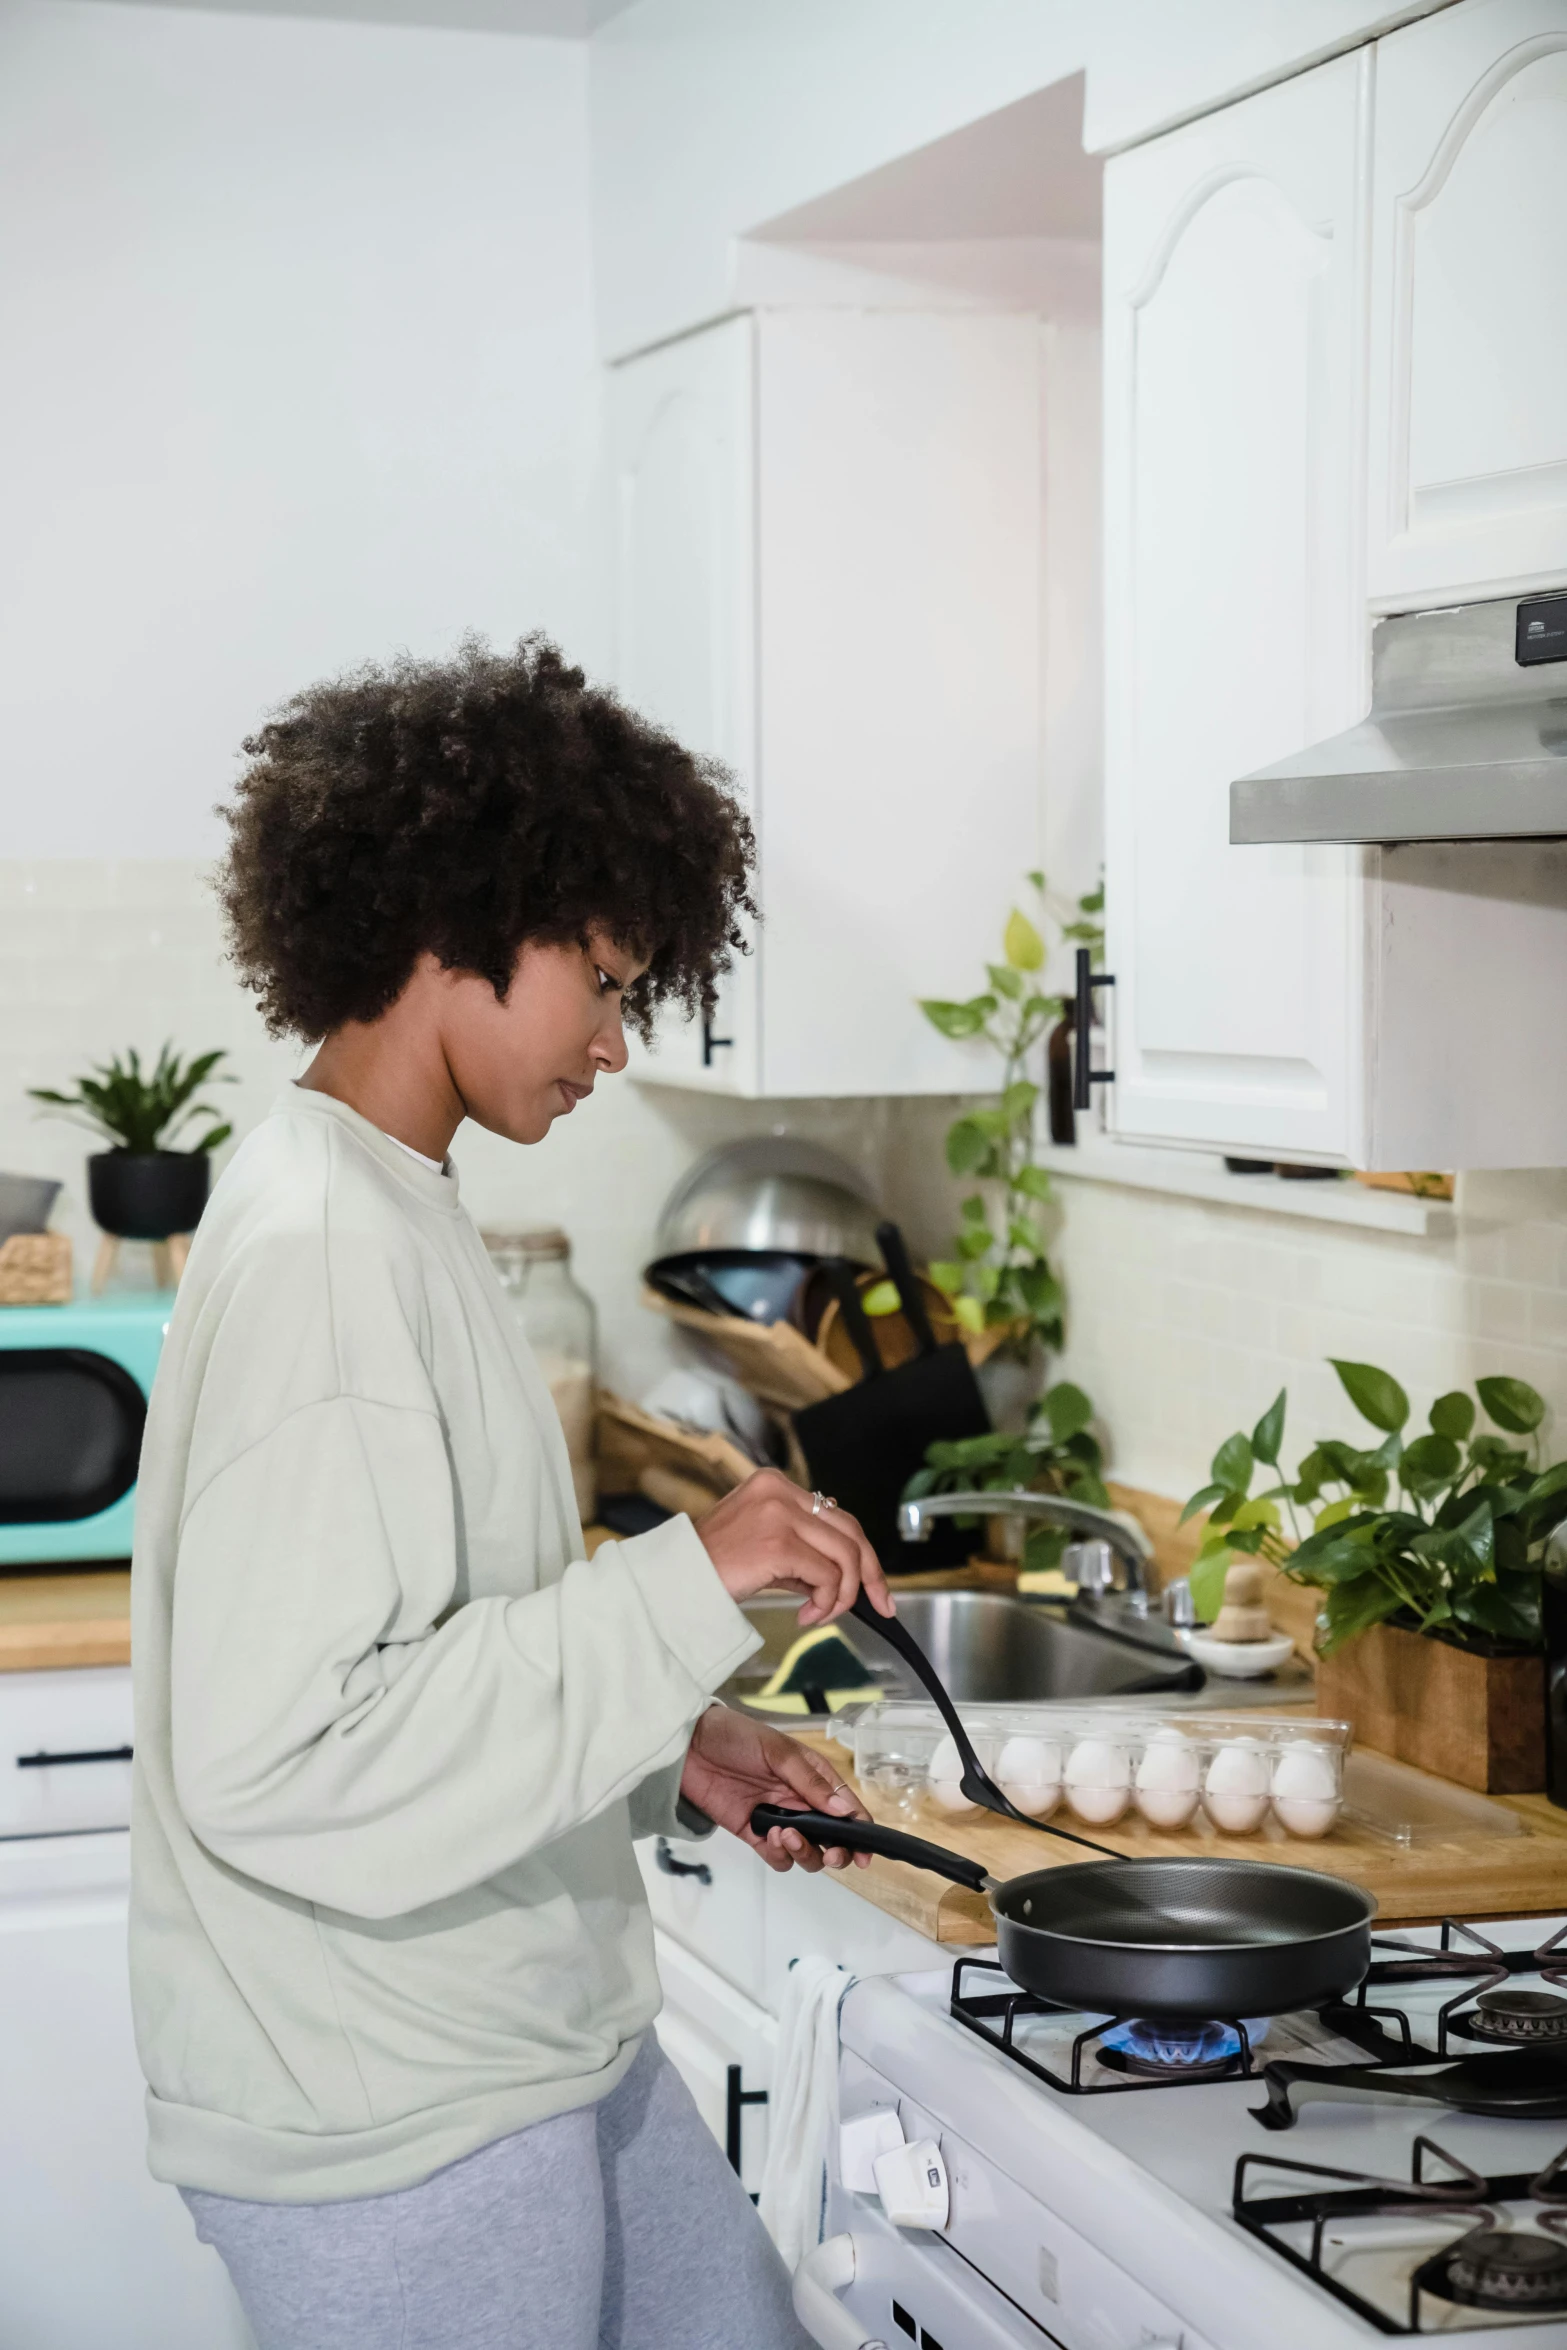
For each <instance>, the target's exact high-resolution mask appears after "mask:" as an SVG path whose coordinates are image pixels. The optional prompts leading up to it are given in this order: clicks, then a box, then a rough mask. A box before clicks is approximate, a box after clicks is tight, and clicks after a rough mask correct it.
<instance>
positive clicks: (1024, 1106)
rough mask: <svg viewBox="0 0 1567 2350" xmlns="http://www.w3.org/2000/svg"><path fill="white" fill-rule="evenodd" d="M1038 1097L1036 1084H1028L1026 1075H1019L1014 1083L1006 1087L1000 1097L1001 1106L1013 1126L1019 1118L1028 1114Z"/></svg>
mask: <svg viewBox="0 0 1567 2350" xmlns="http://www.w3.org/2000/svg"><path fill="white" fill-rule="evenodd" d="M1038 1099H1039V1088H1038V1086H1037V1085H1030V1084H1029V1082H1028V1080H1027V1078H1026V1077H1020V1078H1019V1079H1018V1081H1017V1083H1016V1084H1015V1085H1009V1086H1008V1087H1007V1089H1006V1092H1005V1093H1004V1094H1003V1095H1002V1097H1001V1107H1002V1108H1003V1109H1004V1110H1005V1112H1006V1114H1007V1118H1008V1120H1009V1122H1010V1123H1011V1124H1012V1125H1014V1126H1015V1125H1016V1124H1017V1122H1018V1120H1019V1119H1020V1118H1026V1117H1027V1116H1028V1113H1029V1111H1030V1110H1031V1109H1032V1108H1033V1106H1034V1104H1035V1102H1037V1101H1038Z"/></svg>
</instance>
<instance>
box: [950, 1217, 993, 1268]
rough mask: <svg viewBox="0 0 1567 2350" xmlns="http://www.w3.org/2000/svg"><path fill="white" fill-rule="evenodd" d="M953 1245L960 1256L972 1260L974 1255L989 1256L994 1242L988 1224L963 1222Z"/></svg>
mask: <svg viewBox="0 0 1567 2350" xmlns="http://www.w3.org/2000/svg"><path fill="white" fill-rule="evenodd" d="M954 1245H955V1246H956V1249H957V1252H958V1254H959V1256H960V1257H967V1258H969V1259H970V1260H972V1259H973V1258H975V1257H986V1256H989V1254H990V1252H991V1250H992V1249H993V1248H994V1246H995V1242H994V1240H993V1239H992V1238H991V1232H990V1226H989V1225H988V1224H965V1225H964V1227H963V1229H962V1231H961V1232H960V1233H959V1234H958V1236H957V1239H956V1242H955V1243H954Z"/></svg>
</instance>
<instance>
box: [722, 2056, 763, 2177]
mask: <svg viewBox="0 0 1567 2350" xmlns="http://www.w3.org/2000/svg"><path fill="white" fill-rule="evenodd" d="M741 2082H742V2075H741V2071H740V2067H739V2066H738V2065H737V2064H732V2065H731V2066H730V2067H729V2076H728V2085H727V2094H726V2096H725V2099H724V2152H725V2153H726V2154H727V2155H728V2157H729V2167H730V2169H731V2170H732V2171H733V2172H734V2173H735V2176H736V2177H737V2178H738V2177H739V2175H740V2153H741V2147H740V2120H741V2116H742V2114H743V2113H744V2111H745V2109H746V2107H747V2106H748V2105H765V2104H766V2103H767V2091H766V2090H765V2089H747V2088H743V2087H742V2086H741Z"/></svg>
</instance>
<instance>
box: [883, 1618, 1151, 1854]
mask: <svg viewBox="0 0 1567 2350" xmlns="http://www.w3.org/2000/svg"><path fill="white" fill-rule="evenodd" d="M849 1613H850V1614H851V1615H852V1616H853V1617H854V1618H855V1620H856V1622H857V1623H861V1624H864V1625H866V1626H867V1627H868V1629H869V1630H870V1631H872V1632H874V1633H876V1634H877V1635H878V1637H879V1638H880V1639H882V1640H885V1641H886V1643H887V1646H888V1647H889V1648H890V1649H892V1650H893V1651H894V1653H895V1654H896V1655H898V1656H900V1657H901V1658H902V1659H903V1661H904V1663H905V1664H906V1665H907V1666H908V1668H909V1671H910V1672H911V1673H912V1674H913V1675H914V1677H915V1679H916V1680H917V1681H919V1682H920V1683H921V1685H922V1686H923V1688H924V1689H925V1691H926V1692H927V1694H928V1695H929V1697H930V1700H931V1703H932V1704H933V1705H934V1706H935V1708H936V1711H937V1712H938V1713H939V1714H940V1716H941V1718H942V1720H943V1721H944V1722H945V1723H946V1725H947V1734H948V1736H949V1737H950V1738H951V1740H952V1743H953V1745H954V1746H955V1747H956V1748H957V1750H958V1760H959V1761H960V1762H961V1764H962V1766H963V1775H962V1777H961V1778H960V1779H959V1781H958V1788H959V1792H960V1793H961V1794H964V1795H966V1796H967V1797H968V1799H969V1801H970V1803H977V1804H981V1805H983V1807H984V1809H985V1810H986V1811H993V1812H997V1813H999V1814H1000V1816H1001V1817H1002V1819H1005V1820H1017V1821H1020V1822H1021V1824H1022V1825H1023V1826H1024V1827H1025V1828H1038V1829H1039V1830H1040V1831H1041V1833H1042V1834H1044V1835H1047V1836H1059V1837H1060V1838H1061V1839H1062V1841H1063V1842H1064V1843H1067V1844H1082V1845H1085V1846H1086V1847H1087V1849H1088V1850H1089V1851H1090V1852H1106V1853H1109V1852H1110V1847H1109V1846H1108V1845H1106V1844H1096V1843H1095V1842H1094V1841H1093V1839H1092V1837H1090V1836H1078V1835H1074V1834H1073V1832H1072V1830H1071V1829H1070V1828H1052V1827H1049V1826H1047V1825H1046V1823H1045V1822H1044V1821H1043V1820H1036V1819H1033V1818H1031V1817H1030V1816H1029V1814H1028V1813H1027V1812H1025V1811H1020V1810H1019V1809H1018V1807H1017V1805H1016V1804H1015V1803H1014V1802H1013V1801H1012V1800H1011V1798H1010V1796H1008V1795H1006V1794H1004V1793H1003V1792H1002V1790H1001V1788H999V1787H998V1786H997V1785H996V1782H995V1780H994V1779H993V1778H992V1777H991V1775H990V1773H989V1772H988V1771H987V1770H986V1768H985V1766H984V1764H983V1763H982V1762H981V1761H980V1759H979V1755H978V1753H977V1751H976V1749H975V1746H974V1741H973V1739H972V1738H971V1737H970V1736H969V1734H968V1731H967V1729H966V1728H965V1726H964V1722H963V1717H962V1715H961V1714H960V1713H959V1712H958V1709H957V1707H956V1706H955V1705H954V1704H953V1702H952V1698H951V1696H950V1694H949V1692H948V1690H947V1685H946V1683H945V1682H944V1681H943V1680H942V1678H941V1675H940V1674H939V1673H938V1672H937V1670H936V1668H935V1666H934V1665H933V1664H932V1663H931V1661H930V1658H929V1657H928V1656H927V1655H926V1654H925V1651H924V1649H923V1648H921V1646H920V1644H919V1642H918V1641H917V1640H916V1639H915V1637H914V1635H913V1633H912V1632H911V1631H910V1630H909V1629H908V1627H907V1625H906V1624H900V1623H899V1621H898V1619H897V1617H896V1616H884V1615H883V1614H882V1613H881V1610H880V1609H879V1608H876V1607H873V1606H872V1605H871V1602H870V1601H869V1599H867V1597H866V1596H865V1593H864V1592H863V1591H859V1592H856V1594H855V1597H854V1603H853V1605H852V1606H851V1608H850V1610H849ZM1110 1857H1111V1858H1112V1859H1116V1858H1118V1857H1119V1856H1118V1855H1117V1854H1115V1853H1110Z"/></svg>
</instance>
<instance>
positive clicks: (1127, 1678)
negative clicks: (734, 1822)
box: [726, 1590, 1202, 1705]
mask: <svg viewBox="0 0 1567 2350" xmlns="http://www.w3.org/2000/svg"><path fill="white" fill-rule="evenodd" d="M798 1612H799V1602H798V1600H787V1599H782V1598H778V1599H774V1598H764V1599H756V1600H752V1601H751V1603H750V1604H749V1606H748V1607H747V1608H746V1610H745V1613H746V1614H747V1615H748V1616H749V1617H750V1619H751V1621H752V1623H753V1624H754V1625H755V1626H756V1628H757V1630H758V1631H759V1632H760V1633H761V1635H762V1639H763V1646H762V1647H761V1648H760V1649H759V1650H758V1651H757V1653H756V1655H755V1656H754V1657H752V1658H751V1659H750V1660H749V1661H748V1662H747V1664H746V1665H745V1666H743V1667H742V1669H741V1671H740V1673H739V1674H737V1675H736V1677H735V1680H734V1681H733V1682H732V1683H731V1684H730V1687H729V1689H728V1691H727V1692H726V1695H728V1696H729V1697H730V1698H731V1699H733V1700H735V1701H737V1702H739V1703H741V1704H743V1703H744V1701H745V1698H746V1694H747V1692H748V1691H752V1692H754V1691H755V1689H756V1688H757V1687H758V1686H759V1685H760V1684H761V1683H763V1682H765V1681H767V1680H768V1679H769V1678H770V1677H771V1675H772V1674H773V1673H774V1671H776V1669H777V1667H778V1665H779V1664H780V1662H781V1661H782V1659H783V1657H784V1656H785V1655H786V1654H787V1652H788V1649H789V1646H790V1643H791V1642H792V1641H793V1640H794V1639H795V1637H796V1632H797V1628H796V1622H795V1619H796V1616H797V1614H798ZM898 1615H899V1618H900V1619H901V1621H902V1622H903V1623H904V1624H905V1625H906V1626H907V1628H908V1630H909V1631H910V1632H911V1633H912V1634H913V1636H914V1638H915V1639H916V1640H917V1641H918V1642H919V1644H920V1646H921V1648H923V1649H924V1651H925V1653H926V1655H927V1656H928V1657H929V1658H930V1660H931V1663H932V1664H933V1665H934V1666H935V1668H936V1670H937V1672H938V1673H939V1674H940V1675H941V1678H942V1679H943V1681H944V1682H945V1683H946V1685H947V1687H948V1689H949V1690H950V1691H951V1692H952V1695H953V1696H954V1697H955V1698H956V1699H957V1700H958V1702H959V1703H960V1704H968V1705H995V1704H1000V1703H1003V1702H1005V1701H1007V1700H1018V1699H1024V1698H1051V1697H1054V1698H1092V1697H1133V1696H1140V1695H1150V1696H1160V1695H1169V1696H1174V1695H1176V1694H1177V1693H1178V1692H1182V1691H1187V1690H1191V1689H1194V1688H1197V1687H1200V1686H1201V1681H1202V1676H1201V1674H1200V1673H1199V1672H1198V1671H1197V1668H1196V1667H1195V1666H1194V1665H1193V1664H1192V1663H1191V1662H1190V1660H1189V1659H1183V1658H1180V1657H1166V1656H1161V1655H1158V1654H1156V1653H1154V1652H1152V1651H1150V1650H1147V1649H1138V1648H1133V1647H1131V1646H1129V1645H1128V1644H1127V1643H1126V1642H1124V1641H1121V1640H1115V1639H1112V1638H1111V1637H1110V1636H1109V1634H1107V1633H1104V1632H1096V1631H1093V1630H1091V1629H1090V1628H1089V1627H1087V1626H1085V1625H1080V1624H1074V1623H1068V1622H1066V1621H1064V1620H1063V1619H1062V1617H1060V1616H1059V1615H1057V1614H1055V1613H1054V1612H1053V1611H1051V1610H1050V1609H1047V1608H1044V1607H1041V1606H1039V1605H1038V1604H1037V1603H1036V1602H1034V1601H1032V1600H1026V1599H1014V1598H1013V1597H1011V1596H1010V1594H1008V1593H1006V1592H1002V1591H929V1590H926V1591H904V1592H900V1593H899V1594H898ZM837 1630H838V1631H839V1632H840V1633H841V1634H842V1636H843V1638H844V1639H845V1640H846V1641H847V1642H848V1644H849V1646H850V1647H851V1648H852V1649H853V1650H854V1653H855V1655H856V1656H858V1657H860V1658H861V1659H862V1660H863V1662H864V1664H865V1667H866V1679H867V1681H875V1682H876V1683H878V1684H879V1685H880V1686H881V1687H882V1688H884V1689H885V1690H886V1692H887V1694H888V1696H917V1695H919V1694H920V1691H919V1689H918V1686H917V1684H916V1683H915V1682H914V1681H913V1679H912V1677H911V1676H910V1674H909V1673H908V1670H907V1668H906V1667H905V1666H904V1665H903V1664H902V1663H901V1662H900V1660H899V1659H898V1658H897V1657H895V1656H894V1655H893V1653H892V1651H891V1650H890V1649H889V1648H887V1647H885V1646H884V1644H883V1643H882V1642H881V1641H880V1640H878V1639H877V1637H876V1635H875V1633H874V1632H871V1631H869V1630H867V1628H866V1627H865V1626H864V1625H862V1624H859V1623H857V1622H855V1621H854V1619H853V1618H852V1617H848V1616H845V1617H843V1618H841V1619H840V1621H839V1623H838V1625H837Z"/></svg>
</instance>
